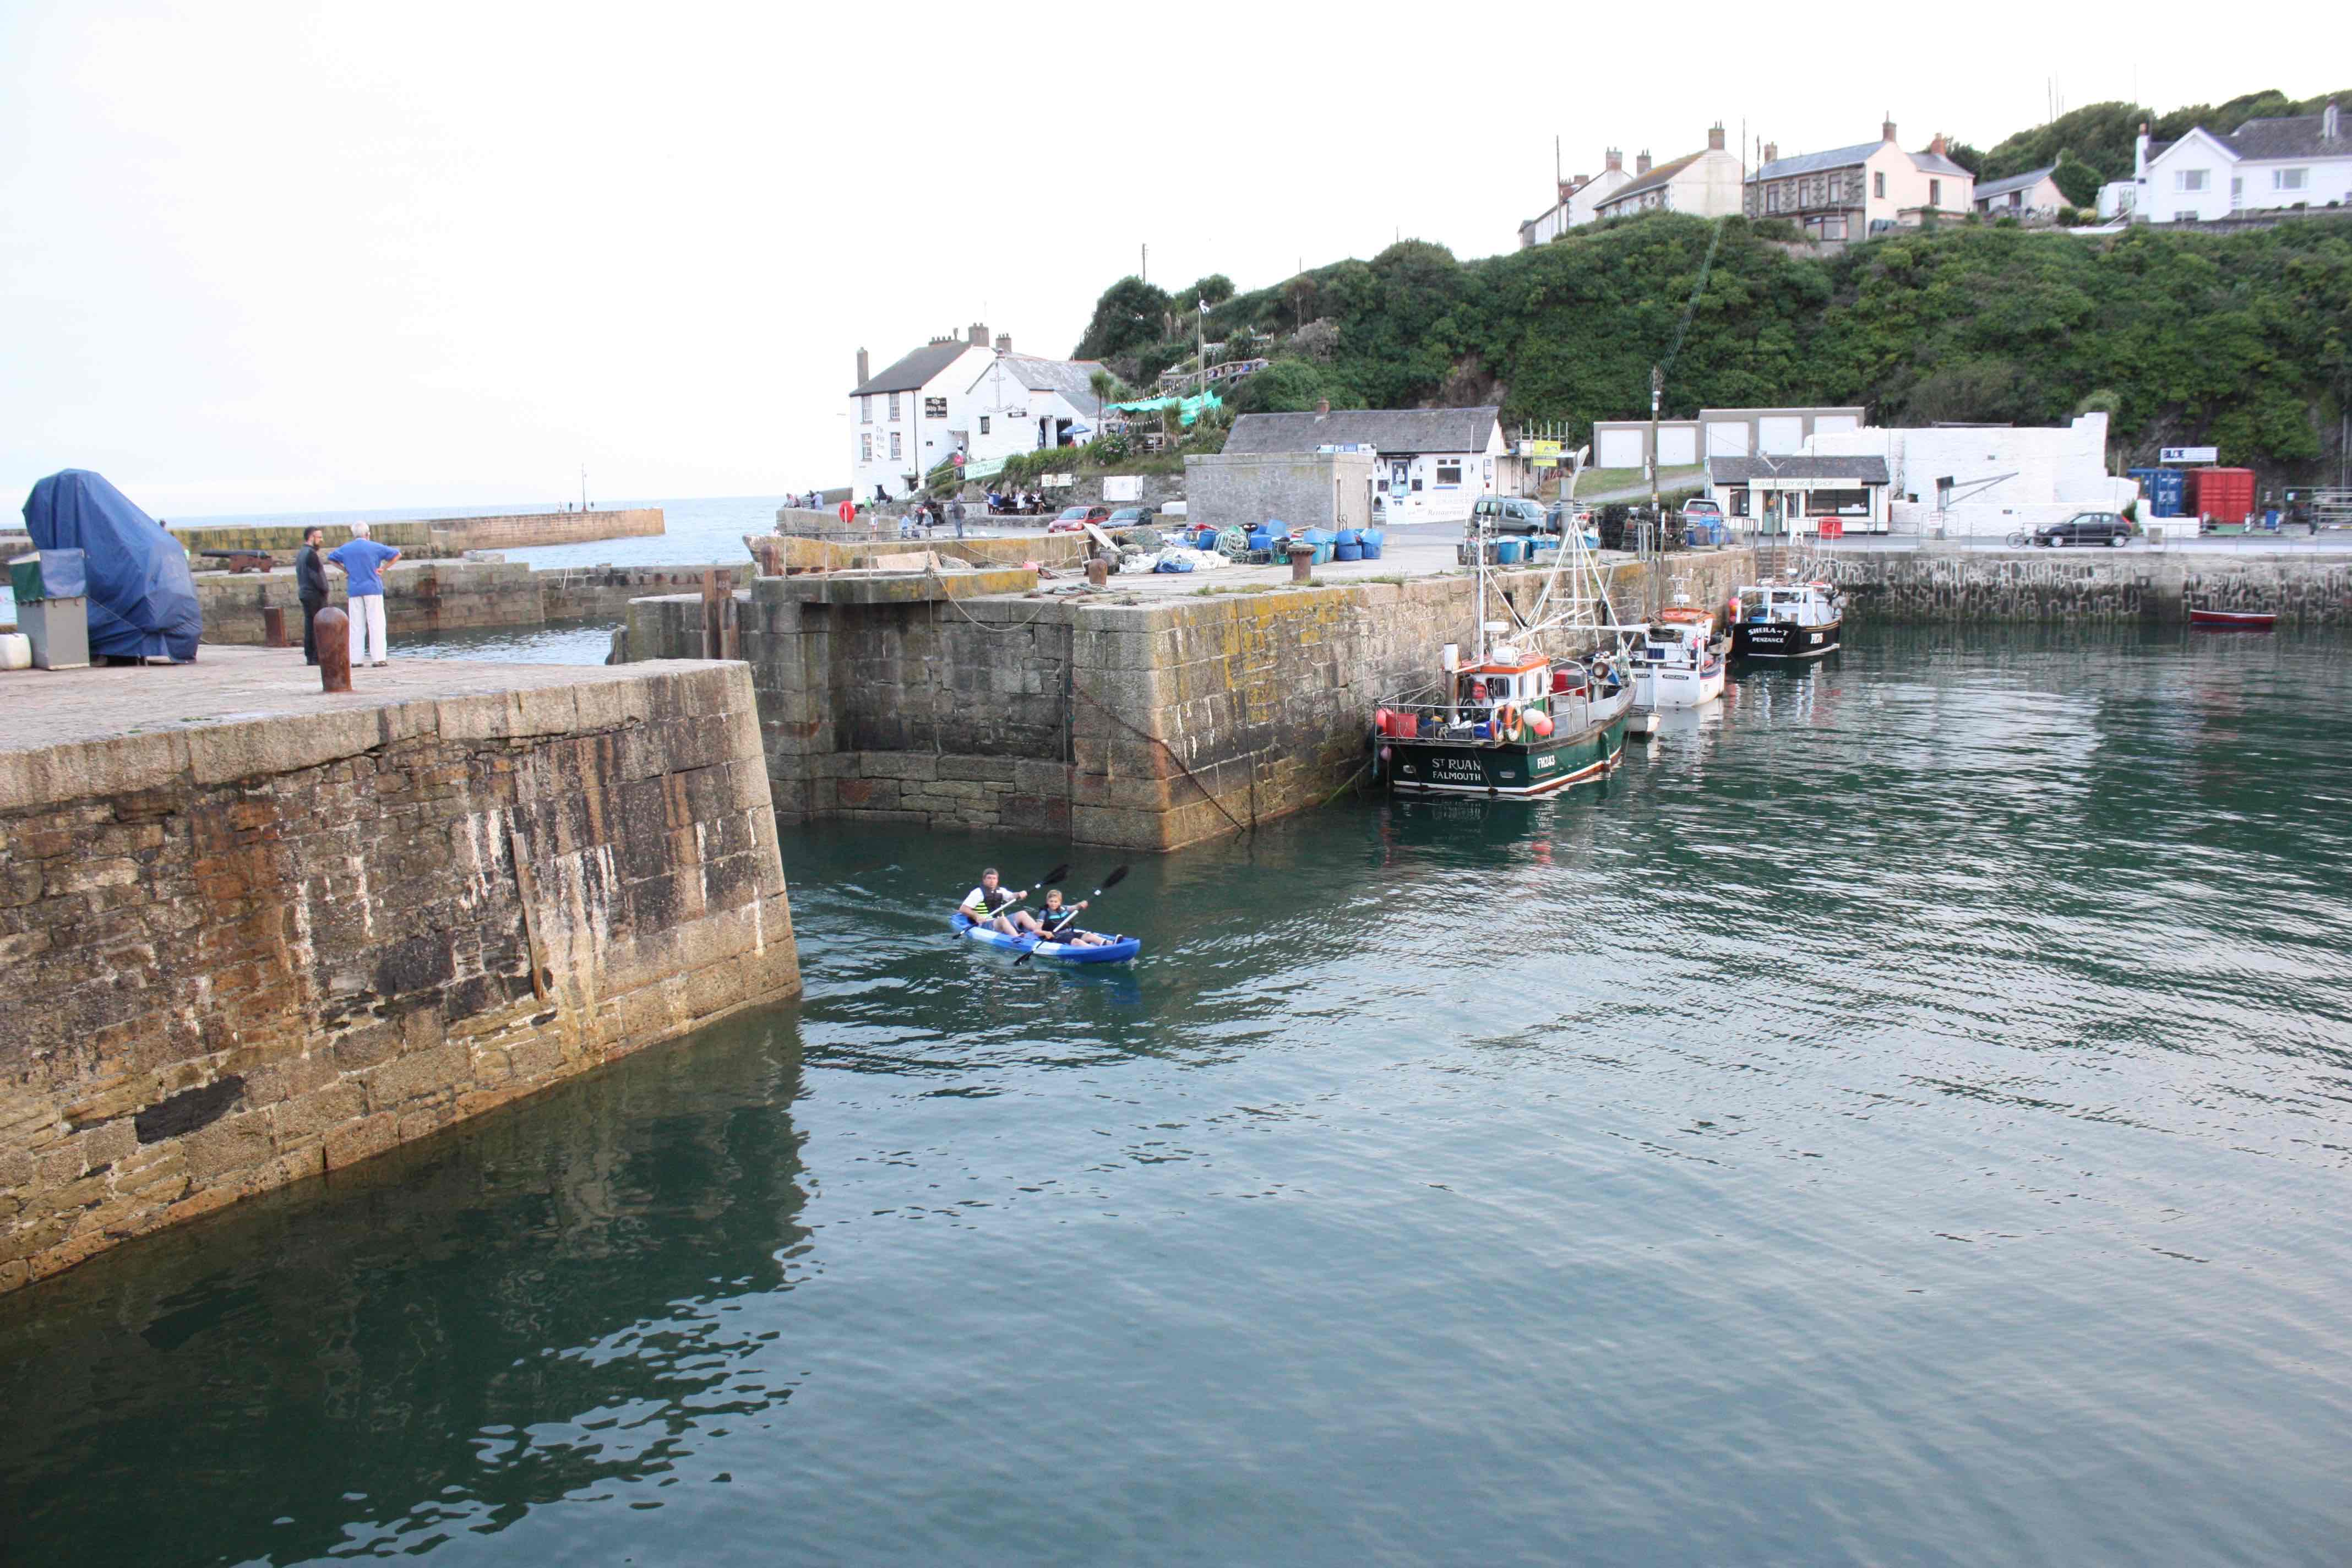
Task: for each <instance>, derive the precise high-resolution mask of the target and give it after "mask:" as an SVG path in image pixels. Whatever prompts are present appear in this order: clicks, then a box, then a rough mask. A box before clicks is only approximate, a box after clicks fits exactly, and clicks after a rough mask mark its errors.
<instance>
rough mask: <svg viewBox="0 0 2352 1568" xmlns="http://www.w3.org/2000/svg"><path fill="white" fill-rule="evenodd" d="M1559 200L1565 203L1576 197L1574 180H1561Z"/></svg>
mask: <svg viewBox="0 0 2352 1568" xmlns="http://www.w3.org/2000/svg"><path fill="white" fill-rule="evenodd" d="M1572 195H1576V182H1575V181H1574V180H1561V181H1559V199H1560V200H1561V202H1563V203H1565V202H1566V201H1567V200H1568V198H1569V197H1570V196H1572Z"/></svg>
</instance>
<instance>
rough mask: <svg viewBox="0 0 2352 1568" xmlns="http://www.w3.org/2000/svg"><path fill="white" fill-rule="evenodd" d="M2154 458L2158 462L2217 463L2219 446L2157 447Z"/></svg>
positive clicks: (2219, 455)
mask: <svg viewBox="0 0 2352 1568" xmlns="http://www.w3.org/2000/svg"><path fill="white" fill-rule="evenodd" d="M2156 460H2157V461H2158V462H2159V463H2218V462H2220V461H2221V447H2158V448H2157V454H2156Z"/></svg>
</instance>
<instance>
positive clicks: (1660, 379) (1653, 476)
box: [1644, 364, 1666, 613]
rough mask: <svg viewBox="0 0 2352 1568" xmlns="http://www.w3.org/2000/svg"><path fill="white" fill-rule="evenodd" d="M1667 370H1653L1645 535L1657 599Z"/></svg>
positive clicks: (1663, 544)
mask: <svg viewBox="0 0 2352 1568" xmlns="http://www.w3.org/2000/svg"><path fill="white" fill-rule="evenodd" d="M1665 390H1666V368H1665V366H1664V365H1659V364H1654V365H1652V366H1651V367H1650V458H1649V468H1650V524H1649V527H1648V528H1647V529H1646V530H1645V532H1646V533H1647V535H1648V538H1647V539H1646V540H1645V541H1644V543H1645V544H1646V545H1647V546H1648V549H1647V550H1646V551H1645V552H1644V553H1646V554H1648V555H1649V556H1650V564H1651V569H1650V572H1649V574H1648V575H1649V578H1650V582H1649V589H1650V593H1651V595H1652V596H1653V597H1655V596H1656V595H1657V593H1658V582H1657V578H1658V574H1659V573H1660V572H1661V571H1663V570H1664V563H1665V550H1666V539H1665V527H1666V519H1665V512H1664V508H1663V506H1662V505H1661V503H1660V501H1659V500H1658V401H1659V399H1660V398H1661V397H1663V396H1664V395H1665ZM1645 613H1646V612H1645Z"/></svg>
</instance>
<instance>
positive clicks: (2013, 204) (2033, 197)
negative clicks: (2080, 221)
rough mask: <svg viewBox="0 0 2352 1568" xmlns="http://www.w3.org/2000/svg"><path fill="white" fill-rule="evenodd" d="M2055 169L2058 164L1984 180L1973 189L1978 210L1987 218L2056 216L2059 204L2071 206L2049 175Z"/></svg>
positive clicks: (2054, 171)
mask: <svg viewBox="0 0 2352 1568" xmlns="http://www.w3.org/2000/svg"><path fill="white" fill-rule="evenodd" d="M2057 172H2058V165H2057V164H2055V163H2053V164H2050V165H2049V166H2048V167H2046V168H2041V169H2028V170H2027V171H2026V172H2025V173H2023V174H2011V175H2010V176H2009V177H2008V178H2006V179H2000V180H1987V181H1985V182H1984V183H1983V184H1979V185H1978V186H1977V188H1976V197H1975V200H1976V204H1977V211H1979V212H1980V213H1982V214H1983V215H1984V216H1987V217H2013V218H2019V219H2023V218H2029V217H2055V216H2057V213H2058V209H2059V208H2060V207H2063V206H2071V205H2073V204H2072V203H2070V202H2069V201H2067V199H2066V193H2065V192H2063V191H2062V190H2060V189H2059V188H2058V182H2057V181H2056V180H2054V179H2053V178H2052V177H2051V176H2052V175H2053V174H2056V173H2057Z"/></svg>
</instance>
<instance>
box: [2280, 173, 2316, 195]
mask: <svg viewBox="0 0 2352 1568" xmlns="http://www.w3.org/2000/svg"><path fill="white" fill-rule="evenodd" d="M2310 185H2311V171H2310V170H2308V169H2273V170H2272V171H2271V189H2273V190H2274V191H2301V190H2307V189H2309V188H2310Z"/></svg>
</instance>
